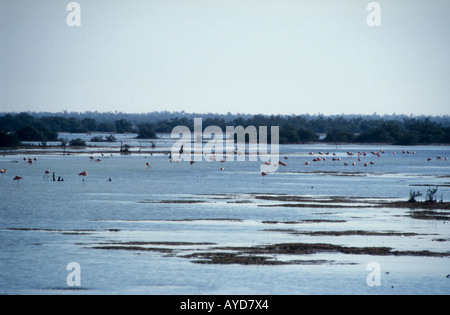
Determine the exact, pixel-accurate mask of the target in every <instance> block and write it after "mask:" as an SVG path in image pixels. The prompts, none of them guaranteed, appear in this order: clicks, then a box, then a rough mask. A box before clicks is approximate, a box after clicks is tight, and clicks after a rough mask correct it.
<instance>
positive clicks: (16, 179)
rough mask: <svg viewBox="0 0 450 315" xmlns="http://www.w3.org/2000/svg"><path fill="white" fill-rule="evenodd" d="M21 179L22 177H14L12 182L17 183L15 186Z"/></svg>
mask: <svg viewBox="0 0 450 315" xmlns="http://www.w3.org/2000/svg"><path fill="white" fill-rule="evenodd" d="M21 179H23V177H22V176H19V175H16V177H14V179H13V180H15V181H17V184H19V182H20V180H21Z"/></svg>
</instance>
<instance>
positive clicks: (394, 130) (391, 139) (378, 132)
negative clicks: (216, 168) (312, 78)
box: [0, 113, 450, 147]
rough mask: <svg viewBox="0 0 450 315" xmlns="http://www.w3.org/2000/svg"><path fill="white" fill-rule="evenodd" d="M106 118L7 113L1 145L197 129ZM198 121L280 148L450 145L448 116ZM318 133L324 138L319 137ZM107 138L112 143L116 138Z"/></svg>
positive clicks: (188, 121) (166, 119)
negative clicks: (260, 132) (262, 133)
mask: <svg viewBox="0 0 450 315" xmlns="http://www.w3.org/2000/svg"><path fill="white" fill-rule="evenodd" d="M105 115H107V117H109V119H110V120H107V119H105V118H104V117H103V118H102V119H101V120H97V119H94V118H89V117H81V116H80V117H70V116H58V115H48V116H42V115H31V114H30V113H19V114H9V113H8V114H3V115H1V116H0V146H1V147H15V146H19V145H20V144H21V142H22V141H39V142H42V143H43V144H45V143H46V142H47V141H58V133H61V132H69V133H88V132H105V133H110V134H113V133H136V134H137V137H138V138H155V137H156V134H157V133H170V132H172V129H173V128H174V127H176V126H180V125H182V126H187V127H188V128H190V129H191V130H193V129H194V119H193V118H194V117H193V116H187V115H181V114H180V115H179V116H173V115H172V116H170V115H169V116H167V113H165V114H164V115H162V116H161V117H163V119H160V120H156V119H152V120H151V121H144V120H142V119H136V120H128V119H126V118H123V117H121V116H118V115H110V114H105ZM143 115H144V114H143ZM98 117H101V116H98ZM130 117H134V116H130ZM136 117H140V116H139V115H138V116H136ZM152 117H153V116H152ZM155 117H156V116H155ZM200 117H202V118H203V128H206V127H207V126H211V125H215V126H218V127H220V128H222V130H224V131H225V130H226V127H227V126H243V127H248V126H267V127H271V126H279V127H280V143H281V144H293V143H310V142H319V141H323V142H331V143H386V144H398V145H416V144H431V143H436V144H450V118H448V117H446V118H445V117H444V118H442V117H410V116H402V118H401V119H398V117H396V119H393V118H392V117H391V118H385V117H379V116H375V117H374V116H371V117H366V116H346V117H344V116H337V117H325V116H322V115H320V116H309V115H302V116H295V115H291V116H282V115H277V116H275V115H272V116H265V115H242V116H238V115H235V116H230V115H215V116H214V115H209V114H208V115H206V116H200ZM269 130H270V128H269ZM320 134H323V135H324V136H323V137H319V135H320ZM107 139H108V138H107ZM109 139H110V140H112V141H113V138H112V137H110V138H109ZM97 140H100V139H97Z"/></svg>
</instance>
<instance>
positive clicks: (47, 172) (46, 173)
mask: <svg viewBox="0 0 450 315" xmlns="http://www.w3.org/2000/svg"><path fill="white" fill-rule="evenodd" d="M48 174H50V171H49V170H46V171H45V174H44V177H42V179H44V178H46V177H47V178H48Z"/></svg>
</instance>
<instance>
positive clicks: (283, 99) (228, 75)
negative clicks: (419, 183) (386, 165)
mask: <svg viewBox="0 0 450 315" xmlns="http://www.w3.org/2000/svg"><path fill="white" fill-rule="evenodd" d="M76 2H77V3H78V4H79V8H80V11H79V12H78V11H74V10H73V9H71V10H67V5H68V4H69V3H70V1H69V0H67V1H65V0H0V45H1V46H0V112H22V111H37V112H40V111H45V112H60V111H64V110H67V111H69V112H71V111H75V112H84V111H99V112H115V111H118V112H124V113H146V112H153V111H183V110H184V111H186V112H190V113H192V112H197V113H220V114H223V113H228V112H230V113H233V114H236V113H246V114H297V115H301V114H319V113H320V114H324V115H340V114H362V115H364V114H373V113H375V112H376V113H378V114H408V115H410V114H413V115H450V36H449V30H450V1H448V0H385V1H384V0H383V1H382V0H379V1H375V2H376V3H378V4H379V8H380V10H379V11H377V12H375V11H372V10H368V9H367V5H368V4H369V3H370V2H373V1H366V0H308V1H307V0H133V1H126V0H79V1H76ZM75 13H79V15H76V16H79V18H80V20H79V21H80V24H81V25H80V26H69V25H68V21H67V20H68V16H69V15H71V14H75ZM370 14H377V16H378V17H380V22H381V25H379V26H369V25H368V21H367V19H368V16H369V15H370ZM72 17H73V16H72V15H71V16H70V19H69V24H73V22H76V20H75V19H74V18H72ZM370 20H371V21H372V19H370Z"/></svg>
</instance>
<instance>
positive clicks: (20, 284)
mask: <svg viewBox="0 0 450 315" xmlns="http://www.w3.org/2000/svg"><path fill="white" fill-rule="evenodd" d="M380 149H384V150H385V153H384V154H381V157H377V156H374V155H371V154H370V152H371V151H377V152H378V151H379V150H380ZM403 150H410V152H411V153H410V154H407V153H405V154H403V153H402V152H403ZM280 151H281V152H282V159H283V157H284V156H287V157H288V158H289V159H287V160H284V159H283V161H285V162H286V163H287V166H286V167H283V166H280V167H279V170H278V172H277V173H272V174H269V175H268V176H266V177H264V178H263V177H262V176H261V173H260V165H261V164H262V162H261V161H257V162H248V161H247V162H231V161H229V162H226V163H219V162H197V163H196V164H194V165H192V166H191V165H189V163H188V162H184V161H182V162H179V163H177V162H174V163H170V162H169V159H168V156H166V155H156V154H155V155H153V156H150V155H149V154H132V155H125V156H121V155H119V154H114V155H113V156H110V155H105V156H103V157H101V156H99V155H98V154H96V155H95V158H98V157H100V158H101V159H102V161H101V162H92V161H91V160H90V159H89V152H90V148H88V149H87V150H86V154H72V155H70V156H61V155H56V154H40V155H34V156H29V155H28V154H27V153H26V152H19V153H18V154H16V155H5V156H3V157H1V156H0V169H3V168H4V169H6V170H7V171H6V173H5V174H0V197H1V199H2V205H1V208H0V293H1V294H11V293H13V294H14V293H32V294H99V293H100V294H142V293H143V294H449V293H450V278H447V277H446V276H447V275H448V274H450V257H449V256H446V257H426V256H404V255H400V256H393V255H390V256H379V255H355V254H343V253H335V252H331V253H327V252H322V253H315V254H309V255H286V254H269V256H270V259H272V260H274V261H294V260H297V261H302V263H297V264H289V265H240V264H198V263H195V261H196V260H198V259H194V258H187V257H185V256H188V255H189V254H193V253H201V252H218V251H223V250H224V249H221V248H224V247H253V246H262V245H267V244H280V243H323V244H335V245H340V246H346V247H390V248H392V249H393V250H398V251H422V250H428V251H431V252H439V253H449V252H450V245H449V242H450V229H449V226H450V222H449V221H446V220H418V219H413V218H412V217H411V216H410V215H409V214H410V210H409V209H393V208H374V207H371V206H370V205H369V204H367V201H368V200H367V199H362V200H355V201H354V202H352V203H346V202H341V201H336V202H335V203H333V204H331V205H338V206H340V207H334V208H333V207H328V206H324V207H321V206H320V205H321V204H322V205H323V204H324V203H321V200H322V201H323V200H324V199H323V198H324V197H335V196H346V197H371V198H372V200H374V201H377V200H380V199H379V198H383V199H386V200H406V199H407V198H408V197H409V192H410V190H411V189H413V190H416V191H421V192H422V193H423V194H424V195H425V193H426V191H427V189H428V188H429V186H428V185H433V186H434V185H439V190H438V193H437V198H438V199H441V198H442V199H443V200H444V201H449V200H450V187H449V186H450V167H449V166H450V164H449V163H450V162H449V161H445V159H444V157H445V156H450V147H445V146H426V147H409V148H402V147H395V146H389V147H384V148H381V147H379V146H356V145H355V146H342V147H336V146H327V145H309V146H281V147H280ZM311 151H313V152H316V155H315V156H314V157H318V156H321V157H322V158H327V161H321V162H317V163H313V162H311V165H309V166H306V165H305V162H306V161H311V160H312V159H313V158H314V157H313V156H310V155H309V153H310V152H311ZM319 151H323V152H324V153H326V152H329V153H330V154H329V155H325V154H324V155H318V154H317V152H319ZM348 151H351V152H354V153H357V152H358V151H365V152H367V153H368V155H367V156H366V157H364V156H362V157H361V159H362V161H361V162H359V161H357V159H358V157H357V155H356V156H352V157H348V156H347V153H346V152H348ZM413 151H414V152H415V154H412V152H413ZM393 152H396V154H394V153H393ZM333 153H335V154H336V155H333ZM0 154H1V153H0ZM437 156H442V159H441V160H437V159H436V157H437ZM23 157H27V158H28V157H36V158H37V161H36V162H35V163H34V164H33V165H29V164H27V163H26V162H25V161H24V160H23ZM333 157H336V158H338V157H340V158H341V161H340V162H334V161H332V158H333ZM428 157H431V158H433V160H432V161H430V162H427V158H428ZM15 161H17V163H16V162H15ZM370 161H373V162H375V165H369V166H368V167H364V165H363V164H364V163H369V162H370ZM146 162H149V163H150V165H151V168H150V167H147V166H146ZM344 162H347V163H349V164H350V165H349V166H344V164H343V163H344ZM352 162H356V163H357V165H356V166H352V165H351V163H352ZM221 167H223V168H224V171H220V168H221ZM45 170H50V171H51V172H55V175H56V178H58V177H62V178H64V181H63V182H57V181H56V182H53V181H52V176H51V175H52V174H50V176H49V177H48V178H47V177H44V172H45ZM82 171H87V172H88V176H87V177H86V178H85V180H84V181H83V180H82V178H81V177H80V176H78V173H80V172H82ZM15 175H20V176H22V177H23V180H21V181H20V182H19V183H17V182H15V181H13V178H14V176H15ZM109 179H111V181H108V180H109ZM282 194H286V195H293V196H304V197H310V198H309V199H313V200H317V202H318V203H319V206H317V205H316V206H311V207H286V203H288V202H283V201H280V200H264V198H257V196H268V195H273V196H278V197H279V196H280V195H282ZM423 198H424V197H422V198H421V200H423ZM309 203H310V204H313V202H309ZM365 204H367V206H365ZM346 205H348V206H346ZM359 230H365V231H377V232H380V233H385V232H388V231H390V232H396V233H398V234H397V235H391V236H388V235H382V234H381V235H341V236H329V235H326V236H324V235H317V234H311V232H318V231H341V232H342V231H359ZM293 232H296V233H293ZM301 233H304V234H301ZM308 233H309V234H308ZM401 233H415V234H414V235H413V236H402V235H400V234H401ZM139 242H141V243H139ZM142 242H143V243H142ZM181 242H182V243H181ZM199 243H201V244H199ZM205 243H206V244H205ZM131 244H139V245H131ZM118 245H123V246H124V247H127V246H128V248H127V249H126V250H125V249H123V250H118V249H116V250H112V249H98V248H100V247H102V246H103V247H106V246H110V247H111V246H118ZM125 245H126V246H125ZM131 246H135V247H136V248H135V249H132V248H130V247H131ZM138 247H140V248H138ZM145 249H148V250H145ZM305 261H310V262H311V263H305ZM317 261H320V263H317ZM70 262H77V263H79V265H80V267H81V286H80V287H69V286H68V285H67V282H66V277H67V275H68V274H69V272H70V271H67V270H66V266H67V264H68V263H70ZM313 262H314V263H313ZM370 262H377V263H379V265H380V266H381V286H375V287H370V286H368V285H367V282H366V277H367V276H368V274H369V273H370V271H368V270H366V267H367V264H368V263H370Z"/></svg>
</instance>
